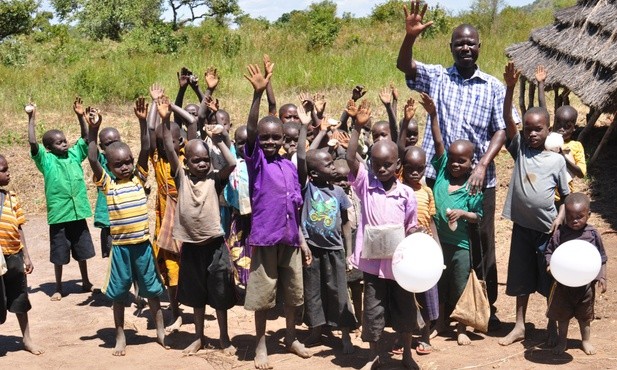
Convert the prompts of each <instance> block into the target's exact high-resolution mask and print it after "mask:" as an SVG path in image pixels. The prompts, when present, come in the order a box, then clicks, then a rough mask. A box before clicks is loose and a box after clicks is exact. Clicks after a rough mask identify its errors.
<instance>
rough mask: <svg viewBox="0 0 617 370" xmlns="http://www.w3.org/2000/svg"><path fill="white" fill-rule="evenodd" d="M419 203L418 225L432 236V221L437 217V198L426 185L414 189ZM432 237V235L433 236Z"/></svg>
mask: <svg viewBox="0 0 617 370" xmlns="http://www.w3.org/2000/svg"><path fill="white" fill-rule="evenodd" d="M412 189H413V191H414V194H415V195H416V201H417V202H418V225H420V226H423V227H424V228H425V229H426V232H427V233H429V234H431V219H432V218H433V216H435V213H436V212H435V197H433V191H432V190H431V188H429V187H428V186H426V185H421V184H420V186H419V187H417V188H416V187H412ZM431 235H432V234H431Z"/></svg>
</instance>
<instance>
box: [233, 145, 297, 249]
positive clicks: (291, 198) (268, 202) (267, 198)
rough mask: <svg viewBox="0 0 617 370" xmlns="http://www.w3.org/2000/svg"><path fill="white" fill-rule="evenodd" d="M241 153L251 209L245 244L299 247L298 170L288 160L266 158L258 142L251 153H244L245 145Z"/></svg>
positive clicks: (278, 156)
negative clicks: (247, 238)
mask: <svg viewBox="0 0 617 370" xmlns="http://www.w3.org/2000/svg"><path fill="white" fill-rule="evenodd" d="M245 151H246V168H247V171H248V174H249V189H250V192H251V206H252V208H253V213H252V227H251V233H250V235H249V245H251V246H263V247H266V246H273V245H276V244H286V245H290V246H293V247H299V246H300V236H299V233H298V227H299V225H300V209H301V208H302V194H301V192H300V183H299V181H298V170H297V169H296V167H295V166H294V164H293V163H292V162H291V161H290V160H288V159H285V158H283V157H281V156H280V155H278V154H277V155H275V156H273V157H272V158H266V156H265V155H264V152H263V150H262V149H261V147H260V146H259V140H257V141H256V142H255V148H254V149H253V153H249V152H248V146H246V147H245Z"/></svg>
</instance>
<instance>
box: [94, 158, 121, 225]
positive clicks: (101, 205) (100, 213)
mask: <svg viewBox="0 0 617 370" xmlns="http://www.w3.org/2000/svg"><path fill="white" fill-rule="evenodd" d="M99 163H100V164H101V166H102V167H103V170H105V172H107V174H108V175H109V177H111V178H112V180H115V179H116V177H115V176H114V175H113V174H112V173H111V171H109V168H107V158H106V157H105V155H104V154H103V153H101V152H99ZM96 192H97V195H96V205H95V206H94V226H95V227H98V228H101V229H102V228H105V227H109V211H108V210H107V196H106V195H105V193H103V192H102V191H101V189H99V188H97V190H96Z"/></svg>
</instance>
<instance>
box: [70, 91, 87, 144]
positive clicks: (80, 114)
mask: <svg viewBox="0 0 617 370" xmlns="http://www.w3.org/2000/svg"><path fill="white" fill-rule="evenodd" d="M73 112H75V114H76V115H77V121H78V122H79V128H80V130H81V138H82V139H84V140H87V139H88V124H87V123H86V120H85V119H84V106H83V102H82V101H81V98H80V97H79V96H76V97H75V101H74V102H73Z"/></svg>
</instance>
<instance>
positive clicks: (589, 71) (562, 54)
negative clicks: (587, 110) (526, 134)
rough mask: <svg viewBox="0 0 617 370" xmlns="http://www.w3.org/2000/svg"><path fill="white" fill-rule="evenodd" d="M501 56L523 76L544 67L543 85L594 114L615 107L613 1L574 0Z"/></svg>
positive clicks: (616, 6) (616, 20)
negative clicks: (561, 89)
mask: <svg viewBox="0 0 617 370" xmlns="http://www.w3.org/2000/svg"><path fill="white" fill-rule="evenodd" d="M506 54H507V55H508V57H509V58H510V59H511V60H512V61H513V62H514V65H515V66H516V68H517V69H519V70H520V71H521V73H522V75H523V76H524V77H525V78H526V79H527V80H529V81H534V80H535V77H534V75H535V69H536V67H537V66H538V65H544V66H545V67H546V68H547V72H548V76H547V79H546V81H545V84H546V88H547V89H550V88H555V87H565V88H567V89H569V90H570V91H572V92H573V93H574V94H575V95H577V96H578V97H579V98H580V99H581V101H582V102H583V103H584V104H586V105H587V106H589V107H591V108H593V109H595V110H598V111H599V112H615V111H617V0H579V1H578V3H577V5H576V6H573V7H570V8H567V9H563V10H559V11H557V12H556V13H555V22H554V23H553V24H552V25H551V26H547V27H544V28H540V29H536V30H534V31H532V33H531V36H530V37H529V41H526V42H522V43H519V44H514V45H511V46H509V47H508V48H507V49H506Z"/></svg>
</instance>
